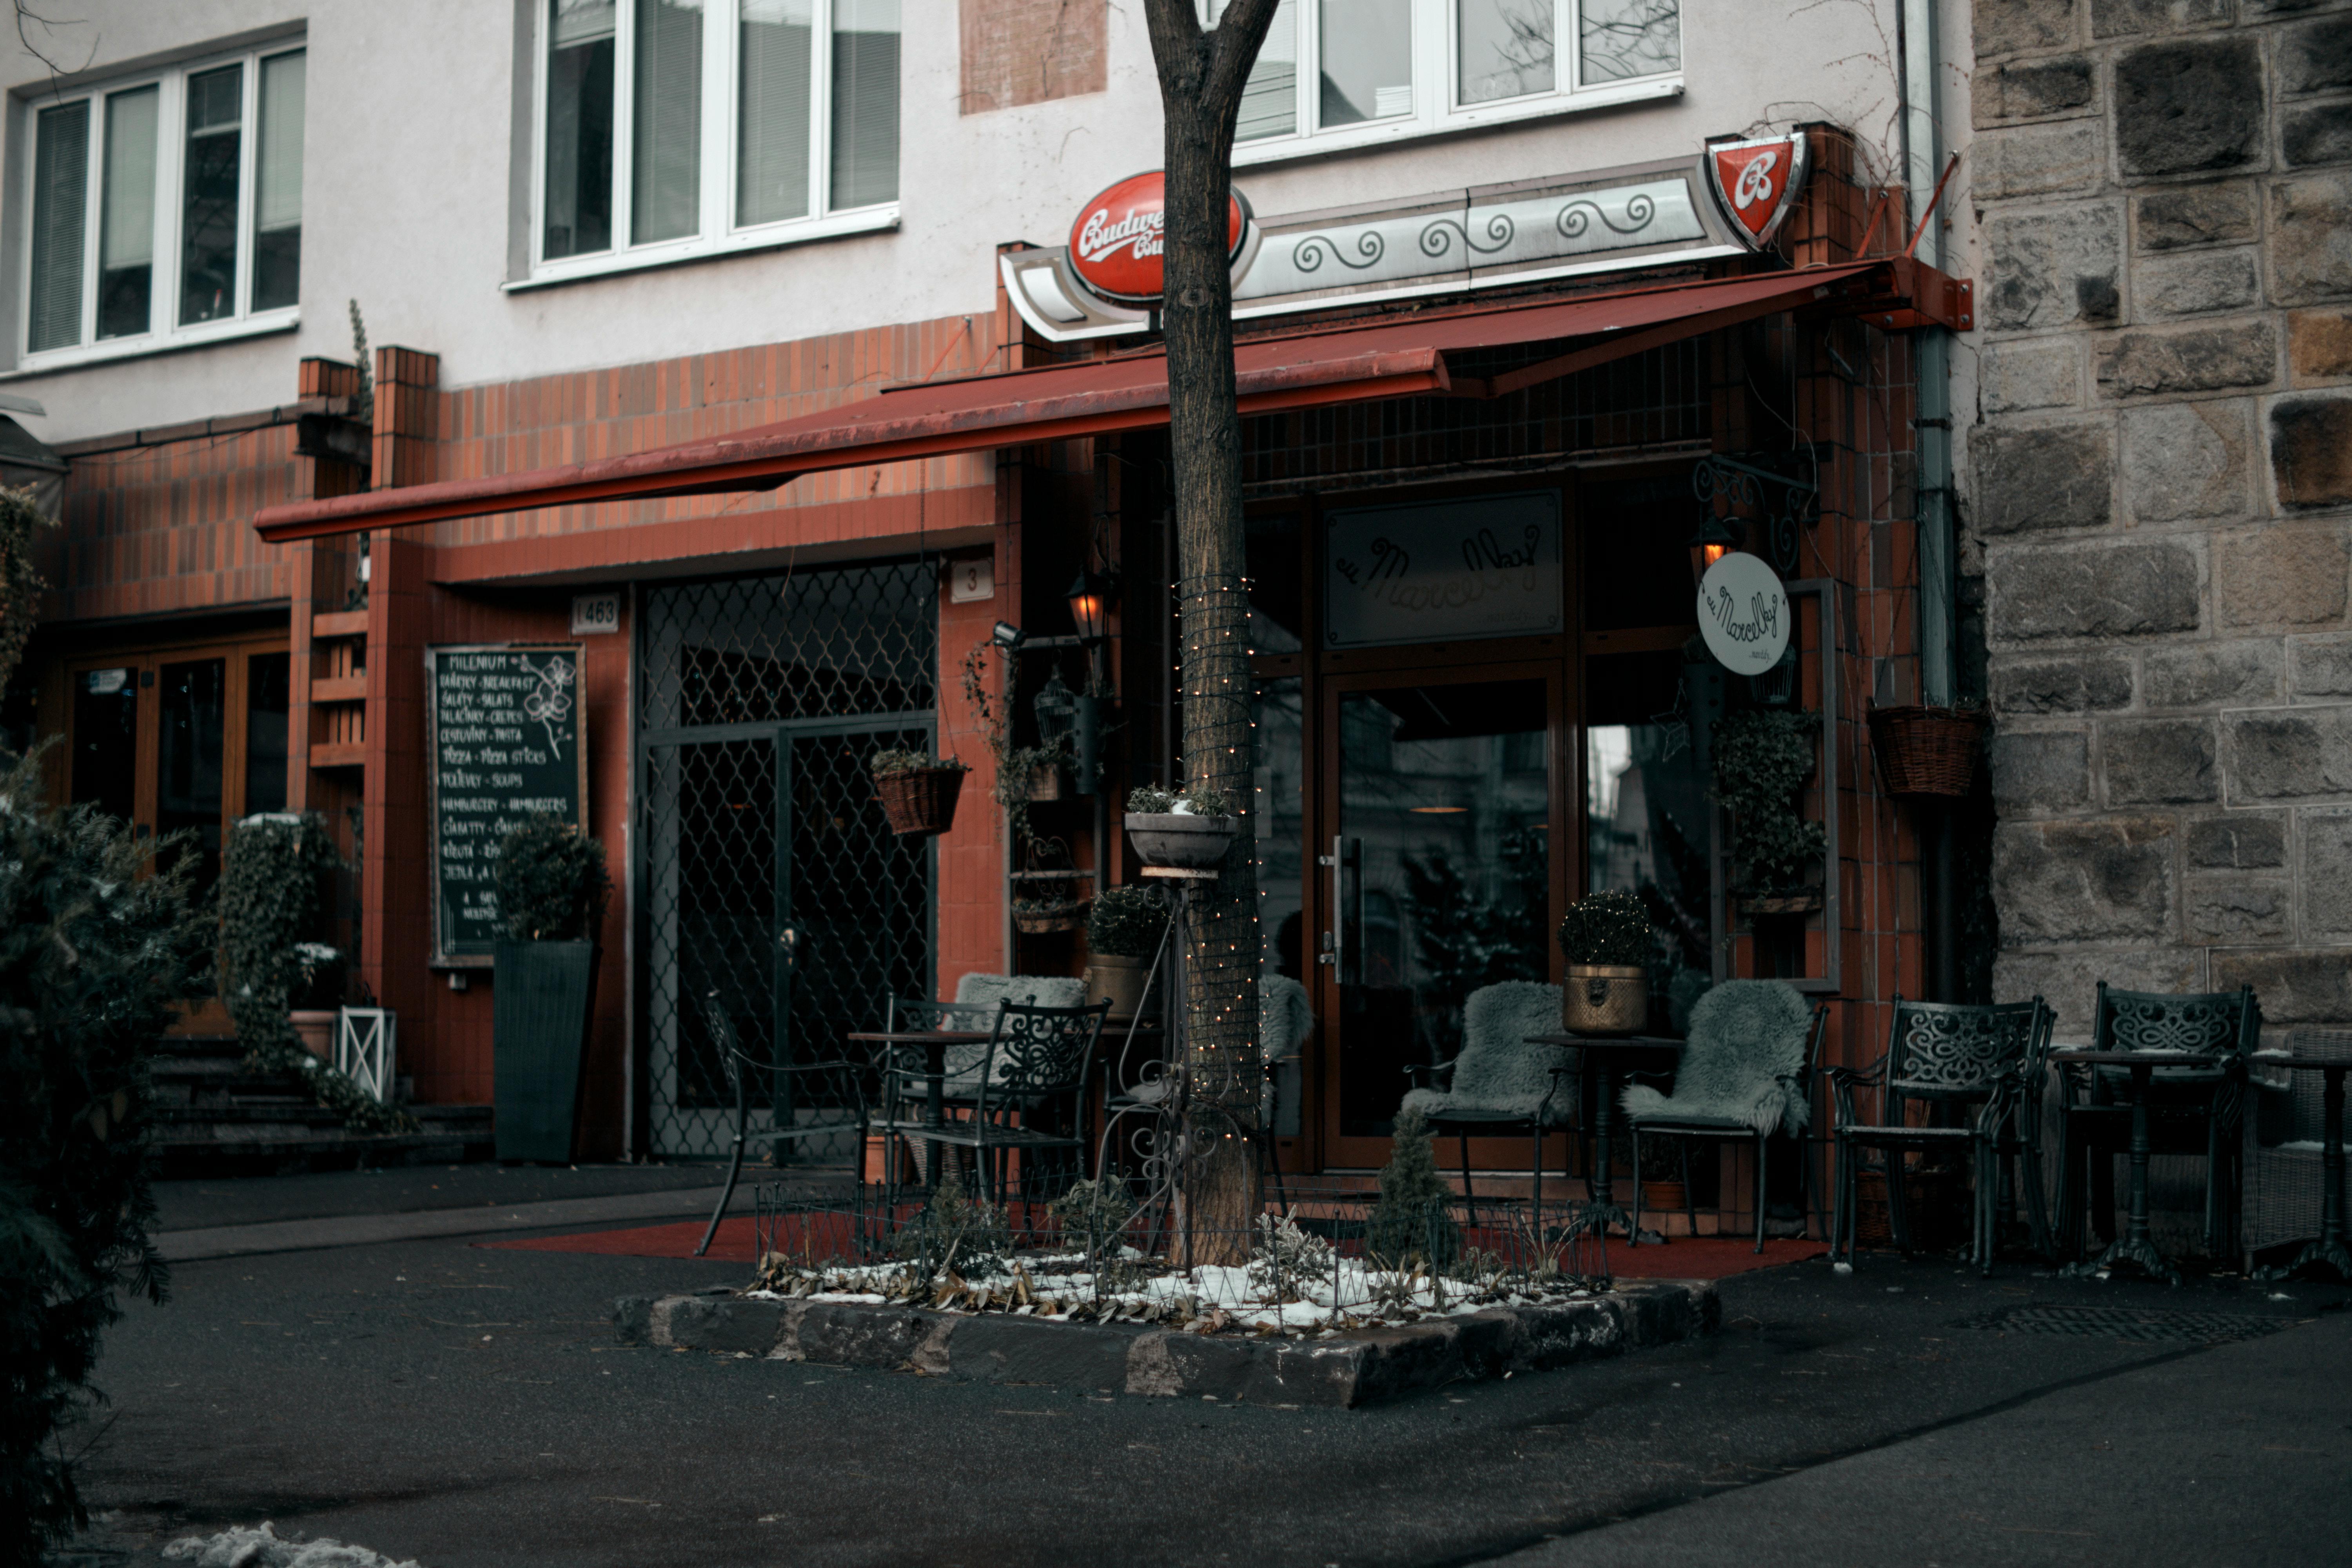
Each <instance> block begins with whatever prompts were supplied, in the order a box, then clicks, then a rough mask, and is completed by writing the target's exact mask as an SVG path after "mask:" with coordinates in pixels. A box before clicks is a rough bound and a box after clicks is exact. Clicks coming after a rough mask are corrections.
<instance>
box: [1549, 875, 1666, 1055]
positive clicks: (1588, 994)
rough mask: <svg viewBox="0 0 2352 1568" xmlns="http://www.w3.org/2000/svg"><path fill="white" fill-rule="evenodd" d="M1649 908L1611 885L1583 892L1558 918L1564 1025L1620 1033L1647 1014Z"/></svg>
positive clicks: (1593, 1032) (1631, 1028)
mask: <svg viewBox="0 0 2352 1568" xmlns="http://www.w3.org/2000/svg"><path fill="white" fill-rule="evenodd" d="M1651 945H1652V942H1651V933H1650V912H1649V910H1647V909H1645V908H1643V904H1642V900H1641V899H1640V898H1639V897H1638V896H1636V895H1634V894H1633V893H1627V892H1621V891H1617V890H1614V889H1611V890H1608V891H1603V892H1599V893H1588V894H1587V895H1585V897H1584V898H1583V899H1582V900H1580V901H1578V902H1576V903H1573V904H1570V905H1569V907H1568V914H1567V915H1566V917H1564V918H1563V919H1562V920H1561V921H1560V922H1559V950H1560V952H1562V953H1563V954H1565V955H1566V956H1567V958H1568V973H1567V976H1566V983H1565V984H1562V985H1561V986H1560V993H1559V1016H1560V1023H1561V1025H1562V1026H1565V1027H1566V1028H1568V1029H1569V1030H1570V1031H1572V1032H1573V1033H1576V1034H1580V1035H1625V1034H1631V1033H1633V1031H1634V1030H1635V1029H1638V1028H1640V1027H1641V1026H1643V1023H1645V1022H1646V1021H1647V1020H1648V1018H1649V1016H1650V969H1649V963H1650V949H1651Z"/></svg>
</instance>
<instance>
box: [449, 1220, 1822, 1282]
mask: <svg viewBox="0 0 2352 1568" xmlns="http://www.w3.org/2000/svg"><path fill="white" fill-rule="evenodd" d="M709 1223H710V1222H709V1220H707V1219H695V1220H682V1221H678V1222H677V1223H675V1224H671V1225H641V1226H632V1227H630V1228H629V1229H627V1230H595V1231H590V1232H588V1233H587V1234H585V1235H583V1236H534V1237H528V1238H526V1239H523V1240H520V1241H478V1242H476V1243H475V1244H474V1245H475V1246H477V1247H501V1248H506V1249H509V1250H512V1251H517V1252H594V1253H602V1254H604V1255H605V1256H606V1257H611V1258H691V1257H693V1256H694V1244H695V1243H696V1242H698V1241H700V1240H701V1239H702V1232H703V1229H704V1227H705V1226H709ZM1828 1251H1829V1247H1828V1245H1827V1244H1826V1243H1824V1242H1819V1241H1768V1242H1766V1243H1765V1244H1764V1250H1763V1251H1761V1252H1758V1251H1757V1250H1756V1243H1755V1242H1754V1240H1753V1239H1750V1238H1747V1237H1737V1236H1697V1237H1689V1236H1685V1237H1675V1239H1674V1240H1672V1241H1669V1242H1667V1243H1666V1244H1665V1245H1664V1246H1663V1247H1627V1246H1626V1245H1625V1244H1624V1243H1623V1242H1622V1241H1614V1240H1612V1242H1610V1244H1609V1267H1610V1268H1611V1269H1612V1271H1613V1272H1614V1273H1615V1274H1616V1276H1617V1278H1619V1279H1723V1278H1724V1277H1725V1276H1727V1275H1731V1274H1746V1273H1748V1271H1750V1270H1751V1269H1757V1268H1774V1267H1776V1266H1778V1265H1780V1264H1783V1263H1801V1262H1803V1261H1804V1260H1805V1259H1806V1258H1819V1257H1821V1256H1822V1255H1823V1254H1824V1253H1826V1252H1828ZM703 1257H705V1258H710V1259H712V1260H714V1261H717V1262H721V1263H750V1262H752V1261H753V1258H752V1256H751V1216H750V1215H730V1216H729V1217H728V1218H726V1219H724V1220H721V1221H720V1222H719V1234H718V1235H717V1236H716V1237H712V1238H711V1242H710V1250H709V1252H706V1253H704V1254H703Z"/></svg>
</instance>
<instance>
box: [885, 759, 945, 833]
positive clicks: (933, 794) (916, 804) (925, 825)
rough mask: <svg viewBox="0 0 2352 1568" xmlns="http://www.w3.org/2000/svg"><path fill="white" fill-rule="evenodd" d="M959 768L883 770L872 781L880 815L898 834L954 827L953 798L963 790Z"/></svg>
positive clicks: (931, 831)
mask: <svg viewBox="0 0 2352 1568" xmlns="http://www.w3.org/2000/svg"><path fill="white" fill-rule="evenodd" d="M963 773H964V770H963V769H961V768H925V769H922V770H920V771H919V772H914V773H885V774H883V775H882V776H881V777H880V778H877V779H876V780H875V781H874V793H875V794H876V795H879V796H880V797H881V799H882V815H883V816H886V817H887V818H888V819H889V822H890V831H891V832H893V833H897V834H901V835H905V834H915V833H920V834H940V833H945V832H946V831H947V830H948V829H949V828H950V827H953V826H955V814H956V797H957V796H958V795H961V794H962V793H963Z"/></svg>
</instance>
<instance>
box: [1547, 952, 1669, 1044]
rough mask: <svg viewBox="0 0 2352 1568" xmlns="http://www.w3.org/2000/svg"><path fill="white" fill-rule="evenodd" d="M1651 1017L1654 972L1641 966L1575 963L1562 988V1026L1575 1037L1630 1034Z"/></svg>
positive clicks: (1560, 1000) (1560, 1001) (1560, 1017)
mask: <svg viewBox="0 0 2352 1568" xmlns="http://www.w3.org/2000/svg"><path fill="white" fill-rule="evenodd" d="M1649 1018H1650V972H1649V971H1648V970H1646V969H1644V968H1643V967H1642V966H1641V965H1639V964H1625V963H1571V964H1570V965H1569V966H1568V975H1567V978H1566V979H1565V980H1563V981H1562V982H1561V984H1560V988H1559V1022H1560V1026H1561V1027H1562V1028H1564V1029H1566V1030H1568V1032H1569V1033H1570V1034H1572V1035H1630V1034H1633V1032H1634V1031H1635V1030H1637V1029H1639V1028H1640V1027H1641V1026H1643V1024H1645V1023H1647V1022H1649Z"/></svg>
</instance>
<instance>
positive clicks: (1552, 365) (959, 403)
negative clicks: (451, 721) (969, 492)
mask: <svg viewBox="0 0 2352 1568" xmlns="http://www.w3.org/2000/svg"><path fill="white" fill-rule="evenodd" d="M1965 293H1966V286H1965V285H1961V284H1956V283H1954V282H1953V280H1952V279H1948V278H1946V277H1944V275H1943V274H1941V273H1939V272H1937V271H1935V270H1934V269H1933V268H1928V267H1926V266H1924V265H1922V264H1920V263H1917V262H1914V261H1910V260H1907V259H1904V258H1888V259H1885V260H1880V261H1869V262H1858V263H1852V264H1848V265H1844V266H1839V267H1819V268H1805V269H1802V270H1799V271H1792V272H1773V273H1767V274H1763V275H1761V276H1757V277H1748V278H1734V279H1719V280H1715V281H1710V282H1704V283H1686V284H1681V285H1674V286H1667V287H1662V288H1649V289H1623V290H1617V291H1612V292H1610V293H1605V294H1592V295H1587V296H1585V297H1583V298H1580V299H1575V300H1562V301H1559V302H1557V303H1552V304H1544V305H1519V306H1504V307H1498V308H1495V309H1490V310H1465V311H1461V312H1458V313H1454V314H1433V315H1428V316H1416V317H1414V318H1412V319H1410V320H1405V321H1386V322H1383V323H1381V324H1379V325H1374V326H1362V327H1345V326H1342V327H1337V328H1331V329H1328V330H1323V331H1310V332H1300V333H1296V334H1291V335H1286V336H1283V337H1277V338H1256V339H1251V340H1247V341H1245V342H1242V343H1241V344H1240V345H1239V346H1238V347H1237V349H1236V350H1235V353H1234V369H1235V374H1236V380H1237V384H1238V389H1239V392H1240V395H1241V406H1242V412H1243V413H1244V414H1245V415H1247V414H1271V413H1276V412H1279V411H1281V410H1284V409H1291V408H1305V407H1312V406H1315V405H1321V404H1329V403H1352V402H1361V401H1365V400H1368V399H1372V398H1383V397H1403V396H1409V395H1413V394H1416V393H1431V392H1437V393H1446V392H1451V393H1454V394H1456V395H1470V396H1483V397H1499V396H1502V395H1506V394H1508V393H1511V392H1516V391H1517V390H1519V389H1520V388H1522V387H1526V386H1530V385H1533V384H1537V383H1538V382H1543V381H1549V380H1551V379H1553V378H1554V377H1557V376H1562V375H1567V374H1572V373H1574V372H1576V371H1580V370H1584V369H1588V368H1590V367H1591V366H1592V365H1595V364H1600V363H1605V362H1607V361H1609V360H1612V359H1618V358H1622V356H1624V355H1627V354H1632V353H1641V352H1642V351H1643V350H1645V349H1650V348H1654V347H1656V346H1658V345H1660V344H1662V343H1666V342H1676V341H1679V340H1681V339H1684V338H1688V337H1694V336H1696V335H1697V334H1699V333H1701V332H1706V331H1714V330H1715V329H1717V328H1718V327H1725V326H1731V325H1734V324H1737V323H1738V322H1740V321H1751V320H1754V319H1755V318H1757V317H1759V316H1765V315H1769V314H1772V313H1774V312H1777V311H1780V310H1790V309H1795V308H1800V307H1804V306H1810V305H1832V304H1833V305H1835V306H1837V307H1838V308H1841V309H1844V310H1868V311H1870V312H1871V313H1873V314H1880V313H1884V314H1885V317H1886V321H1885V324H1887V325H1889V326H1896V325H1902V326H1909V325H1916V324H1919V322H1920V321H1923V320H1927V321H1939V322H1941V323H1942V324H1944V325H1947V326H1963V325H1966V324H1967V321H1966V319H1965V310H1966V306H1965V303H1964V300H1963V298H1962V297H1963V296H1964V295H1965ZM1570 339H1587V340H1592V341H1591V342H1583V343H1581V344H1580V345H1578V346H1576V347H1574V348H1571V349H1570V350H1569V351H1568V352H1566V353H1561V354H1559V355H1558V356H1556V357H1554V358H1551V359H1548V360H1545V361H1543V362H1541V363H1538V364H1532V365H1528V366H1526V367H1524V368H1523V369H1519V370H1516V371H1512V372H1509V373H1508V374H1503V375H1498V376H1494V377H1491V378H1484V379H1475V378H1468V377H1461V376H1456V375H1454V374H1452V373H1451V372H1450V371H1449V369H1448V366H1447V363H1446V355H1448V354H1449V353H1463V352H1465V351H1470V350H1477V349H1495V348H1505V347H1510V346H1513V345H1517V344H1525V343H1540V342H1559V341H1562V340H1570ZM1167 422H1168V364H1167V360H1166V357H1165V356H1164V355H1162V354H1160V353H1142V354H1134V355H1130V356H1128V357H1125V358H1120V359H1111V360H1090V361H1086V362H1083V363H1076V364H1063V365H1055V366H1052V367H1050V368H1047V369H1044V370H1033V371H1018V372H1013V373H1010V374H1003V375H986V376H975V377H972V378H970V379H968V380H963V381H954V382H946V383H936V384H921V385H914V386H900V387H892V388H888V389H886V390H885V391H883V392H881V393H880V394H878V395H876V396H873V397H867V398H862V399H860V400H858V401H856V402H855V403H850V404H846V405H843V406H841V407H838V408H831V409H827V410H825V411H824V412H823V413H819V414H811V415H805V416H802V417H800V418H798V419H788V420H785V421H783V422H782V423H781V424H775V425H761V426H754V427H752V428H751V429H748V430H739V431H737V432H735V433H734V434H732V435H730V436H719V437H709V438H707V439H703V440H698V441H688V442H682V443H680V444H679V445H677V446H674V447H656V448H655V449H654V450H652V451H649V452H637V453H633V454H631V455H630V456H627V457H623V458H601V459H598V460H597V461H594V462H589V463H571V464H566V465H564V466H562V467H560V468H536V469H532V470H530V471H529V472H527V473H519V474H498V475H490V476H487V477H484V478H480V479H443V480H437V481H436V482H434V483H430V484H422V485H408V486H404V487H401V488H398V489H383V490H372V491H368V492H365V493H363V494H360V495H349V496H337V497H334V498H332V499H331V500H312V501H297V502H294V503H291V504H289V505H285V506H273V507H267V508H264V509H263V510H262V511H261V513H260V514H259V515H258V516H257V518H256V519H255V520H254V526H255V528H256V530H257V531H259V533H260V534H261V537H262V538H264V539H266V540H268V541H270V542H273V543H282V542H287V541H290V540H298V539H317V538H321V537H324V536H327V535H331V534H338V533H352V532H356V531H360V530H362V529H372V528H399V527H403V526H405V525H407V524H410V523H419V522H434V521H440V520H442V519H446V518H457V517H479V516H483V515H486V514H488V513H492V512H502V511H527V510H536V509H539V508H542V507H556V506H575V505H579V504H582V503H583V502H593V501H614V500H643V499H646V498H651V497H660V496H680V495H699V494H708V493H710V492H714V491H726V490H757V489H772V488H773V487H775V486H776V485H779V484H781V483H782V482H783V481H784V480H785V479H790V478H791V477H792V476H793V475H794V474H803V473H814V472H816V471H818V470H820V469H825V468H853V467H864V466H866V465H868V464H875V463H893V462H899V461H903V460H905V459H908V458H931V457H940V456H943V455H946V454H950V453H956V452H970V451H976V450H980V449H982V448H985V447H1013V446H1023V445H1026V444H1028V443H1030V442H1035V441H1059V440H1066V439H1069V438H1071V437H1081V436H1098V435H1105V434H1108V433H1110V432H1113V431H1119V430H1141V429H1148V428H1150V427H1152V426H1160V425H1165V424H1166V423H1167Z"/></svg>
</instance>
